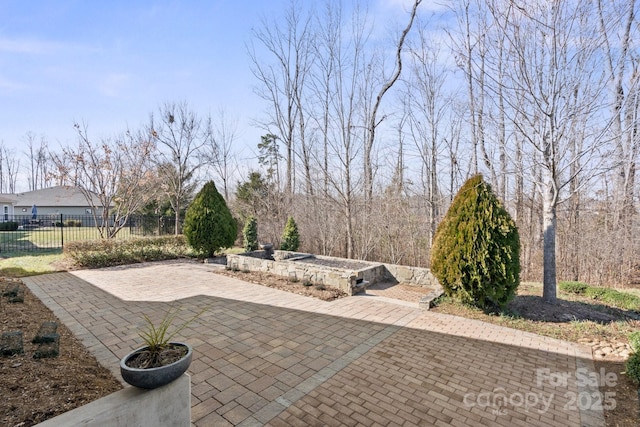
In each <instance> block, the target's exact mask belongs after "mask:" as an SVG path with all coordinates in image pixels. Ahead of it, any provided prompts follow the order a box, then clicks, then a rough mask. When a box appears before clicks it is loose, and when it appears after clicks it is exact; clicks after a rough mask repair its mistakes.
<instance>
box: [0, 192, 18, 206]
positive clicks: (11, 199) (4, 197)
mask: <svg viewBox="0 0 640 427" xmlns="http://www.w3.org/2000/svg"><path fill="white" fill-rule="evenodd" d="M17 201H18V199H17V198H16V196H14V195H13V194H0V203H11V204H14V203H15V202H17Z"/></svg>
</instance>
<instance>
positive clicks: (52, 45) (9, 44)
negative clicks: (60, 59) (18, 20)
mask: <svg viewBox="0 0 640 427" xmlns="http://www.w3.org/2000/svg"><path fill="white" fill-rule="evenodd" d="M95 51H97V50H96V49H94V48H90V47H88V46H83V45H79V44H74V43H63V42H56V41H48V40H38V39H27V38H24V39H11V38H2V37H0V52H6V53H22V54H27V55H43V54H53V53H60V52H74V53H78V52H95Z"/></svg>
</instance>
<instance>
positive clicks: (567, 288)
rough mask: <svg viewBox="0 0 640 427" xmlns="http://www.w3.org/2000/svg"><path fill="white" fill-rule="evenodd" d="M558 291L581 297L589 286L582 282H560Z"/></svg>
mask: <svg viewBox="0 0 640 427" xmlns="http://www.w3.org/2000/svg"><path fill="white" fill-rule="evenodd" d="M559 286H560V290H561V291H564V292H570V293H572V294H578V295H582V294H584V293H585V292H586V291H587V288H588V287H589V285H587V284H586V283H583V282H560V283H559Z"/></svg>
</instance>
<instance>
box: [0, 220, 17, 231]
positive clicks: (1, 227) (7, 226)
mask: <svg viewBox="0 0 640 427" xmlns="http://www.w3.org/2000/svg"><path fill="white" fill-rule="evenodd" d="M17 229H18V223H17V222H15V221H7V222H0V231H16V230H17Z"/></svg>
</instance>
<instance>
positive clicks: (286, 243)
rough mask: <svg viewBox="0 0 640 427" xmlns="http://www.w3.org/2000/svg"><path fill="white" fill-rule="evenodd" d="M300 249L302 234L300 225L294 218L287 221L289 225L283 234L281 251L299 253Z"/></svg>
mask: <svg viewBox="0 0 640 427" xmlns="http://www.w3.org/2000/svg"><path fill="white" fill-rule="evenodd" d="M299 247H300V233H298V225H297V224H296V222H295V221H294V220H293V217H291V216H290V217H289V218H288V219H287V225H285V227H284V231H283V233H282V243H281V244H280V249H282V250H283V251H297V250H298V248H299Z"/></svg>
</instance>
